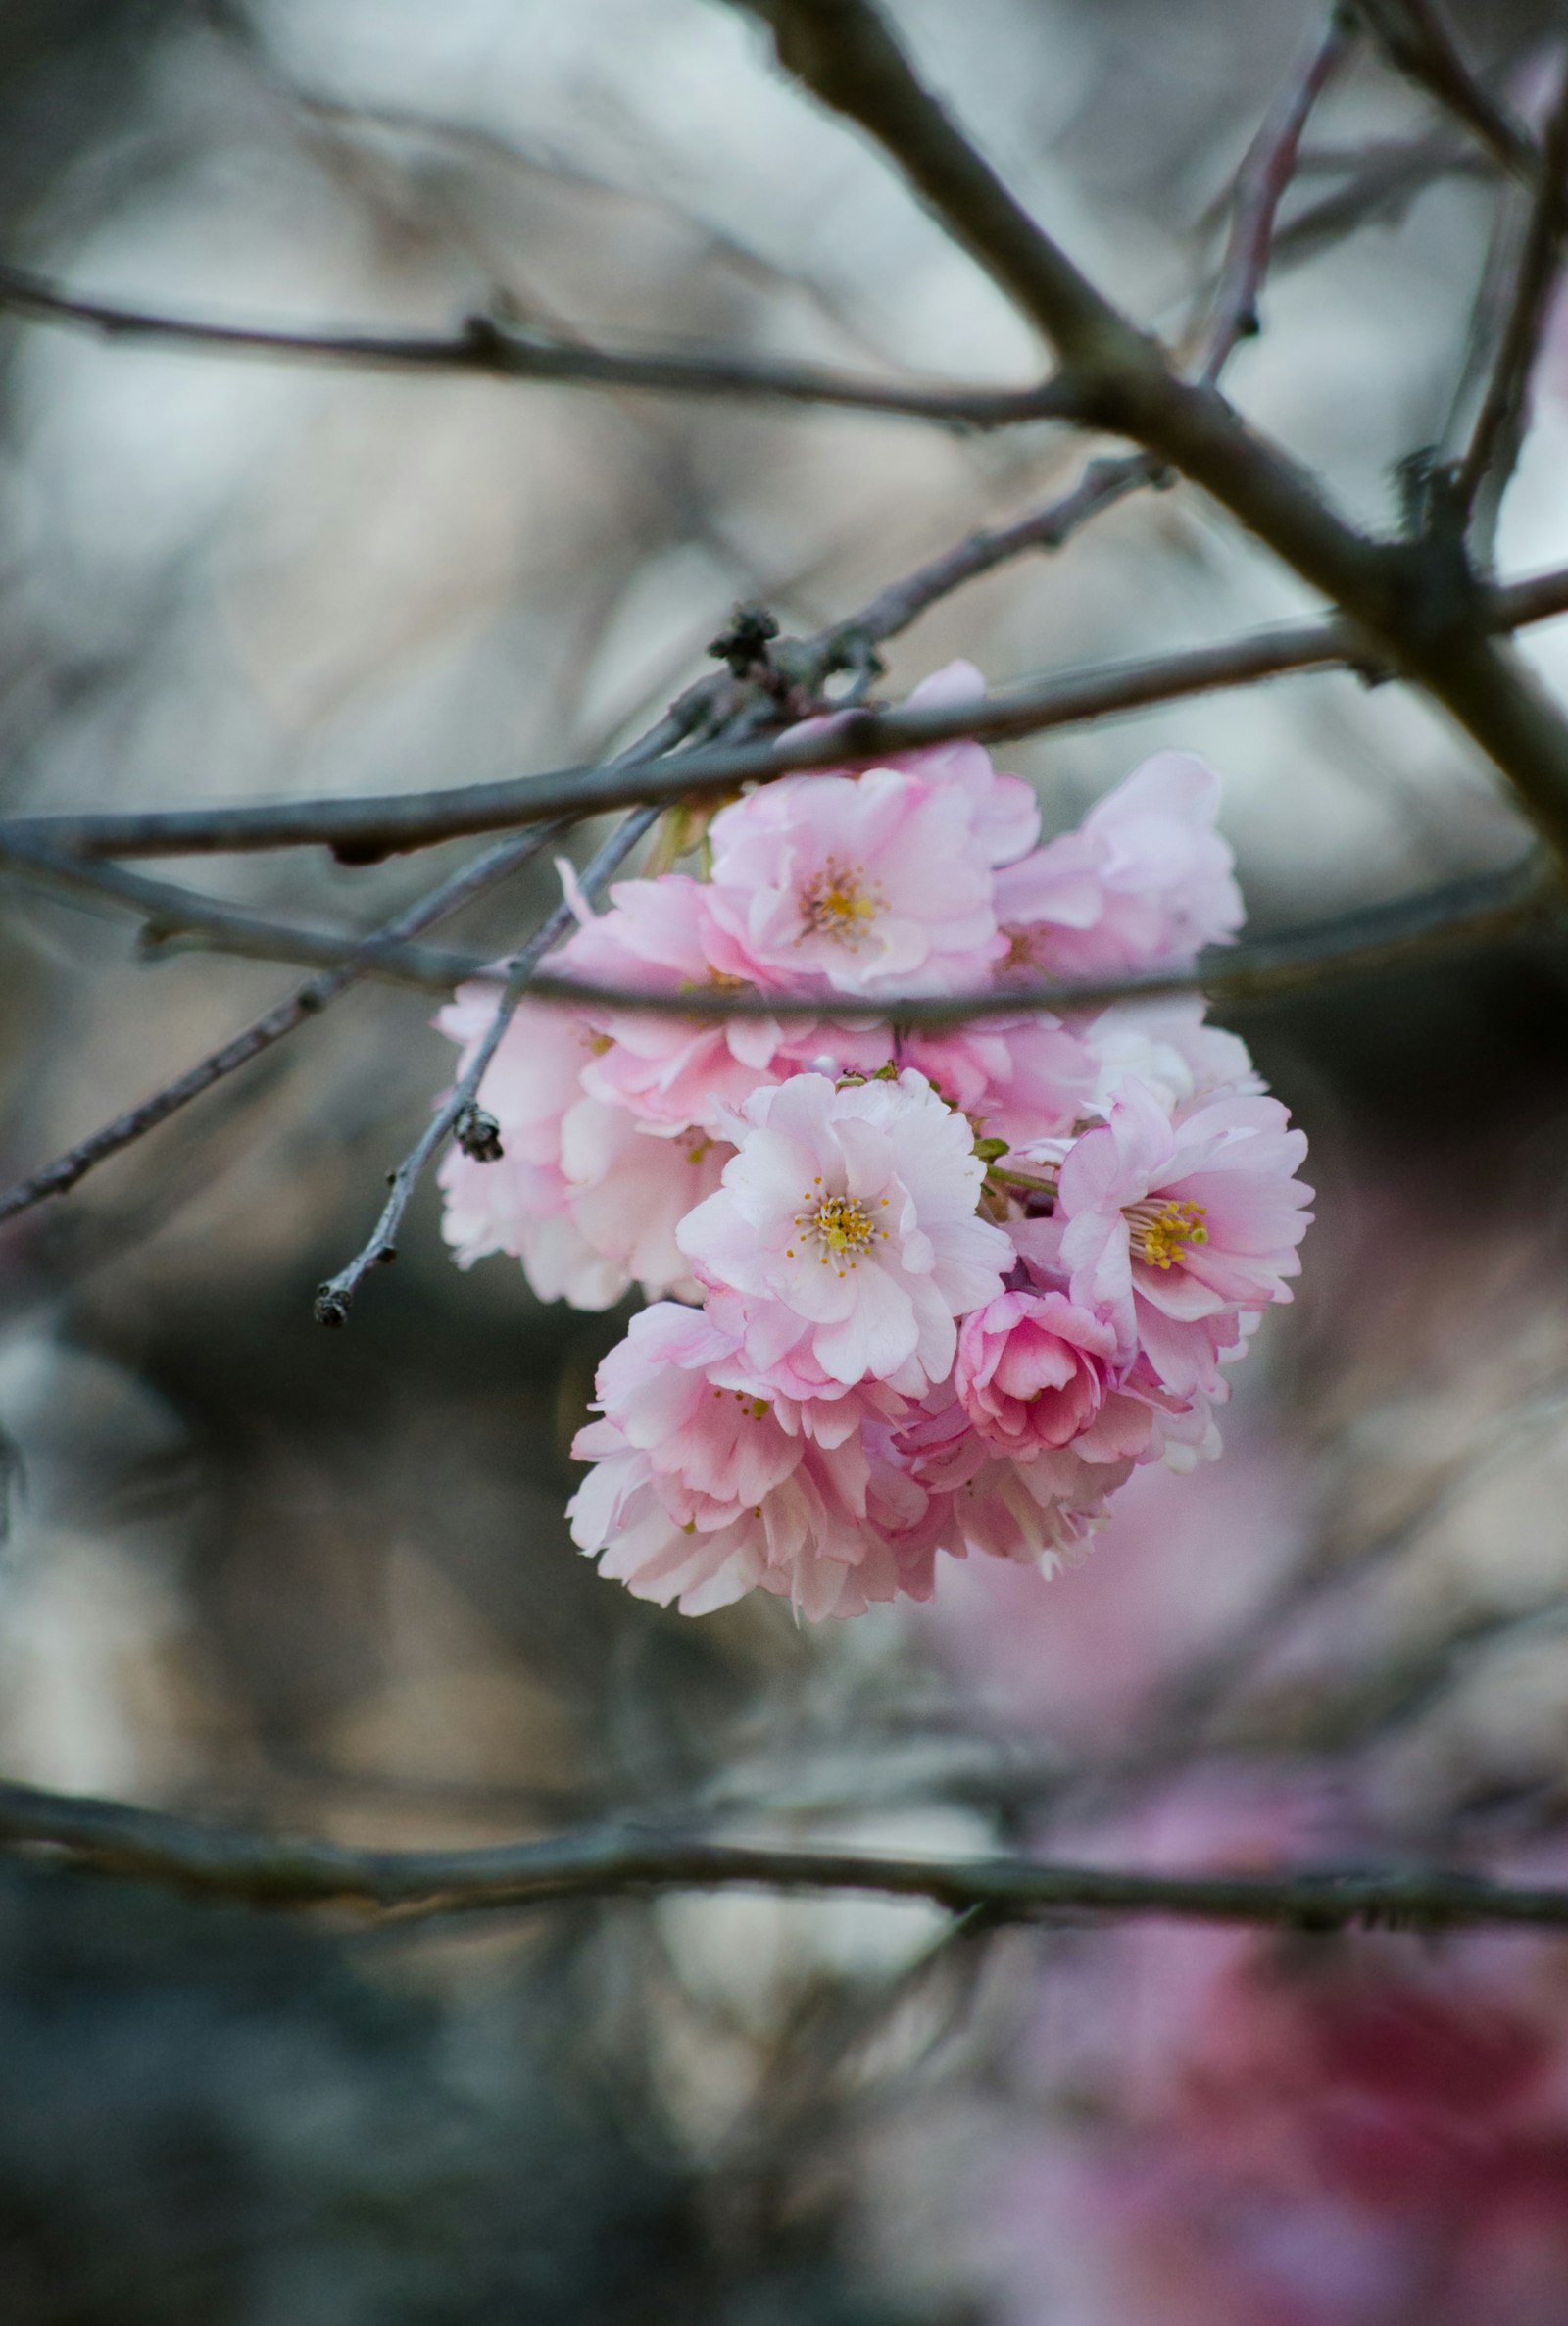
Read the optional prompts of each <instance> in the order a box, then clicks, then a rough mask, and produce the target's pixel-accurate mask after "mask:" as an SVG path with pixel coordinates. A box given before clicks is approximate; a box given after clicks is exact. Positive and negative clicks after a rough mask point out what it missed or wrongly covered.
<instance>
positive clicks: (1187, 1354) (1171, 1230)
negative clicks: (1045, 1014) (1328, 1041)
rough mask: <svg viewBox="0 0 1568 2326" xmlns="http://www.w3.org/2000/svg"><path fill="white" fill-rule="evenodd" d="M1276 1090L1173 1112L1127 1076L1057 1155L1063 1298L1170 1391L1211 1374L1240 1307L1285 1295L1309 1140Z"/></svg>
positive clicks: (1294, 1264) (1293, 1268)
mask: <svg viewBox="0 0 1568 2326" xmlns="http://www.w3.org/2000/svg"><path fill="white" fill-rule="evenodd" d="M1289 1121H1290V1117H1289V1115H1288V1114H1287V1113H1286V1111H1285V1109H1284V1108H1283V1107H1282V1106H1281V1105H1280V1104H1279V1102H1278V1100H1276V1099H1268V1098H1259V1097H1255V1096H1253V1095H1250V1094H1242V1095H1239V1096H1231V1095H1218V1096H1214V1097H1209V1098H1203V1099H1200V1100H1198V1101H1197V1102H1195V1103H1194V1104H1193V1105H1192V1106H1191V1107H1189V1108H1187V1109H1184V1110H1182V1111H1181V1112H1180V1113H1179V1114H1177V1115H1176V1117H1175V1119H1174V1120H1173V1119H1172V1117H1171V1116H1170V1115H1169V1114H1167V1113H1166V1111H1165V1109H1164V1108H1163V1107H1162V1106H1161V1105H1160V1103H1159V1101H1158V1099H1157V1098H1156V1097H1155V1095H1154V1094H1153V1092H1152V1091H1151V1090H1150V1089H1149V1088H1148V1087H1147V1086H1146V1085H1145V1084H1143V1083H1141V1082H1138V1081H1136V1080H1132V1079H1129V1080H1127V1081H1126V1082H1124V1083H1123V1084H1122V1086H1121V1090H1120V1093H1119V1095H1118V1096H1117V1097H1116V1099H1115V1100H1114V1101H1113V1102H1112V1104H1111V1108H1110V1114H1109V1117H1108V1119H1107V1121H1106V1122H1105V1123H1104V1124H1103V1126H1098V1127H1096V1128H1095V1129H1093V1130H1089V1131H1086V1132H1085V1133H1084V1134H1083V1136H1082V1137H1081V1138H1079V1139H1078V1140H1077V1141H1075V1143H1074V1144H1073V1146H1072V1147H1071V1149H1070V1150H1069V1152H1068V1154H1067V1157H1066V1160H1065V1161H1064V1163H1062V1166H1061V1176H1060V1184H1059V1196H1058V1212H1059V1215H1060V1218H1061V1221H1062V1234H1061V1241H1060V1259H1061V1264H1062V1266H1063V1267H1064V1268H1065V1269H1066V1271H1067V1273H1068V1278H1069V1283H1070V1289H1071V1293H1072V1298H1073V1299H1074V1300H1075V1301H1077V1302H1079V1303H1081V1304H1082V1306H1084V1307H1085V1308H1089V1309H1093V1310H1095V1311H1097V1312H1098V1313H1101V1314H1103V1315H1105V1316H1107V1317H1109V1318H1110V1320H1111V1321H1112V1322H1113V1323H1114V1324H1115V1326H1116V1329H1117V1333H1118V1336H1119V1339H1120V1343H1121V1346H1122V1349H1123V1351H1124V1352H1125V1353H1126V1354H1127V1355H1128V1356H1131V1354H1132V1352H1133V1351H1134V1349H1135V1348H1138V1347H1141V1348H1142V1349H1143V1351H1144V1352H1145V1354H1146V1355H1147V1357H1148V1358H1149V1360H1150V1361H1151V1363H1152V1366H1153V1369H1154V1372H1155V1373H1156V1375H1157V1376H1158V1378H1159V1379H1160V1380H1161V1381H1162V1382H1163V1383H1164V1384H1165V1386H1166V1387H1167V1388H1168V1389H1171V1390H1173V1391H1175V1392H1177V1393H1178V1394H1185V1393H1188V1392H1191V1391H1193V1390H1197V1389H1203V1390H1206V1391H1210V1392H1211V1391H1212V1390H1213V1389H1214V1388H1216V1387H1217V1375H1216V1365H1217V1361H1218V1360H1219V1358H1220V1356H1221V1355H1222V1354H1224V1353H1225V1352H1226V1351H1227V1350H1229V1349H1230V1348H1232V1347H1233V1346H1234V1345H1235V1343H1236V1341H1237V1339H1238V1335H1239V1329H1240V1328H1239V1323H1238V1317H1239V1314H1240V1313H1241V1312H1242V1311H1256V1310H1260V1309H1263V1308H1266V1307H1267V1306H1268V1305H1269V1304H1270V1303H1271V1302H1275V1301H1288V1300H1289V1299H1290V1297H1291V1295H1290V1288H1289V1286H1288V1284H1287V1282H1286V1278H1287V1277H1290V1276H1295V1275H1298V1274H1299V1271H1300V1262H1299V1258H1298V1255H1297V1250H1296V1247H1297V1245H1298V1244H1299V1242H1300V1240H1301V1237H1302V1236H1303V1235H1304V1233H1305V1232H1306V1227H1307V1222H1308V1218H1309V1214H1308V1213H1307V1212H1306V1211H1305V1209H1304V1207H1305V1205H1306V1204H1307V1203H1308V1202H1309V1201H1310V1199H1311V1192H1312V1191H1311V1189H1310V1188H1308V1187H1304V1186H1303V1185H1302V1184H1301V1182H1300V1181H1299V1179H1297V1178H1295V1177H1294V1176H1293V1174H1294V1172H1295V1171H1296V1169H1297V1167H1298V1165H1299V1163H1301V1161H1302V1159H1303V1158H1304V1156H1305V1153H1306V1141H1305V1140H1304V1138H1303V1137H1302V1136H1301V1134H1300V1132H1299V1131H1293V1130H1291V1129H1289V1128H1288V1127H1287V1126H1288V1124H1289Z"/></svg>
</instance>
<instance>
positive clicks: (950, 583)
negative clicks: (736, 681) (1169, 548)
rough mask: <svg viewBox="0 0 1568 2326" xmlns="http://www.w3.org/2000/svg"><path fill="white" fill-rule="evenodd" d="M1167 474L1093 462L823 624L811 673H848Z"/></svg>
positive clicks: (1154, 466)
mask: <svg viewBox="0 0 1568 2326" xmlns="http://www.w3.org/2000/svg"><path fill="white" fill-rule="evenodd" d="M1166 474H1167V471H1166V470H1164V468H1163V467H1162V465H1161V463H1160V462H1158V461H1156V460H1152V459H1151V457H1150V456H1149V454H1148V453H1124V454H1120V455H1118V456H1114V457H1112V456H1109V455H1103V456H1101V457H1100V458H1099V459H1097V460H1093V461H1091V462H1090V463H1089V465H1088V466H1087V468H1086V469H1085V470H1084V472H1083V474H1082V476H1081V477H1080V478H1079V479H1078V482H1077V483H1076V484H1075V485H1073V486H1071V487H1070V489H1069V490H1068V491H1067V492H1065V493H1063V494H1061V495H1060V496H1059V497H1058V498H1057V499H1055V500H1054V501H1050V502H1048V503H1047V504H1046V505H1045V506H1044V507H1043V508H1040V509H1033V510H1030V511H1029V512H1028V513H1027V515H1025V516H1023V517H1020V518H1015V519H1014V520H1013V521H1012V523H1011V524H1005V525H996V526H993V527H991V528H989V529H988V530H986V531H983V532H977V533H971V534H969V535H968V537H967V538H966V539H965V540H963V541H960V542H958V543H956V545H955V547H954V548H952V549H947V550H944V551H943V552H942V554H941V555H940V556H939V557H935V558H933V559H931V561H930V563H929V564H927V565H924V566H921V567H920V568H918V569H917V570H916V571H915V572H913V573H909V574H907V575H906V576H905V577H904V578H903V579H902V580H900V581H894V582H890V583H889V584H888V586H887V588H886V589H884V590H880V591H879V592H878V593H877V595H876V596H875V597H874V598H873V599H872V600H871V601H870V603H869V604H868V605H866V606H863V607H862V608H861V609H860V611H859V613H858V614H853V615H849V616H847V617H846V618H845V619H844V620H842V621H838V622H831V623H829V624H828V626H827V628H826V629H824V630H822V631H820V632H819V633H818V635H817V636H816V637H815V638H814V639H812V640H811V641H810V644H809V648H808V657H809V667H810V668H812V670H813V671H814V673H815V674H816V675H818V677H820V678H825V677H828V676H830V675H831V674H832V672H833V671H835V670H843V669H850V668H855V667H857V665H858V663H860V662H862V661H863V659H864V658H865V656H866V655H867V654H868V653H869V652H870V650H871V649H872V648H873V647H875V646H877V645H879V644H881V643H882V642H883V641H885V640H886V639H889V638H896V637H898V636H899V634H900V633H901V631H904V630H907V628H908V627H909V625H910V624H911V623H912V622H914V621H916V620H918V619H919V617H920V616H921V615H922V614H924V613H925V612H926V611H927V609H928V608H930V607H932V606H934V605H936V604H937V602H938V600H939V599H942V598H945V597H947V596H948V595H949V593H950V592H951V591H953V590H956V589H957V588H958V587H959V586H960V585H961V584H962V583H963V582H965V581H973V580H975V579H976V578H977V577H978V576H979V575H980V574H982V573H990V572H992V571H994V570H995V569H996V568H997V567H998V566H1004V565H1006V564H1007V563H1008V562H1009V560H1011V559H1013V558H1015V557H1019V556H1022V555H1024V554H1025V553H1026V552H1027V551H1029V550H1031V549H1042V550H1052V549H1060V548H1062V547H1063V545H1064V544H1065V543H1066V542H1067V541H1068V540H1070V539H1071V537H1072V535H1073V534H1074V533H1076V532H1077V531H1078V530H1079V528H1080V527H1081V526H1082V525H1084V524H1087V522H1088V521H1089V520H1090V519H1091V518H1093V517H1098V516H1099V515H1100V513H1101V511H1102V510H1104V509H1109V508H1111V507H1113V506H1114V504H1115V503H1116V502H1117V501H1121V500H1125V499H1126V497H1127V496H1128V494H1129V493H1133V492H1136V491H1138V489H1139V488H1140V487H1141V486H1143V485H1147V484H1156V483H1158V482H1159V481H1160V480H1161V479H1162V478H1163V477H1164V476H1165V475H1166Z"/></svg>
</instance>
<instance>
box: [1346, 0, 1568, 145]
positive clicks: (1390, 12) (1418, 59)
mask: <svg viewBox="0 0 1568 2326" xmlns="http://www.w3.org/2000/svg"><path fill="white" fill-rule="evenodd" d="M1355 6H1356V8H1357V10H1358V13H1359V14H1360V15H1361V16H1362V18H1364V20H1365V22H1366V24H1367V25H1368V26H1369V27H1370V29H1371V31H1372V32H1373V34H1374V35H1375V36H1376V38H1377V40H1378V41H1379V42H1380V44H1381V45H1382V47H1383V48H1384V49H1385V50H1386V51H1387V53H1388V56H1389V58H1390V61H1391V62H1392V63H1393V64H1395V65H1397V67H1398V69H1399V71H1400V72H1401V73H1402V74H1405V75H1406V77H1407V78H1408V79H1410V80H1413V81H1414V82H1415V83H1416V85H1417V87H1419V88H1422V89H1425V91H1426V93H1427V95H1428V96H1429V97H1434V98H1436V100H1437V102H1438V103H1439V104H1440V105H1441V106H1442V107H1443V109H1444V111H1445V112H1446V113H1450V114H1452V116H1453V118H1454V119H1455V121H1459V122H1462V123H1463V124H1464V125H1465V127H1466V128H1467V129H1468V130H1469V131H1470V132H1471V134H1472V135H1473V136H1475V137H1478V138H1479V139H1480V140H1481V143H1482V144H1483V145H1484V146H1485V147H1486V148H1487V150H1488V151H1489V152H1490V153H1492V154H1493V155H1495V158H1496V159H1497V161H1499V162H1500V163H1501V164H1502V167H1503V168H1504V169H1505V170H1506V171H1508V172H1509V173H1510V174H1511V175H1513V176H1514V177H1517V178H1520V179H1521V180H1522V181H1523V182H1524V183H1525V184H1526V185H1530V184H1533V183H1534V181H1535V177H1536V173H1537V170H1538V168H1539V166H1540V157H1539V156H1538V154H1537V152H1536V147H1535V143H1534V140H1533V139H1532V138H1531V135H1530V132H1529V130H1528V129H1526V128H1525V126H1524V124H1523V123H1522V122H1520V121H1519V120H1518V119H1517V117H1516V116H1515V115H1514V114H1512V113H1510V112H1509V111H1508V109H1507V107H1506V106H1505V105H1502V104H1501V103H1499V101H1498V100H1497V99H1496V98H1495V97H1494V96H1493V94H1492V92H1491V91H1490V90H1489V89H1488V88H1486V87H1485V86H1484V84H1483V83H1482V82H1481V81H1479V80H1478V79H1477V78H1476V76H1475V74H1473V73H1472V72H1471V70H1470V68H1469V66H1468V65H1467V64H1466V63H1465V61H1464V58H1463V56H1462V55H1461V54H1460V51H1459V48H1458V46H1457V44H1456V42H1455V41H1454V38H1453V35H1452V33H1451V32H1450V31H1449V30H1448V27H1447V25H1446V24H1445V23H1444V21H1443V18H1442V16H1441V14H1440V13H1439V10H1438V8H1437V6H1436V4H1435V0H1355Z"/></svg>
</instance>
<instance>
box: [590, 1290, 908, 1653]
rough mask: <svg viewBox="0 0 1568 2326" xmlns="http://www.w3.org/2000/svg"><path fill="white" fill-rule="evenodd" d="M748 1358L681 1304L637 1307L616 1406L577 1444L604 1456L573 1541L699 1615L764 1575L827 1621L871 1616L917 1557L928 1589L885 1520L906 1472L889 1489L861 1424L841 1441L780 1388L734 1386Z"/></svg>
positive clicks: (623, 1575) (606, 1389)
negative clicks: (818, 1428) (786, 1418)
mask: <svg viewBox="0 0 1568 2326" xmlns="http://www.w3.org/2000/svg"><path fill="white" fill-rule="evenodd" d="M735 1357H736V1347H735V1343H734V1341H733V1339H732V1338H731V1337H730V1336H729V1335H728V1334H726V1333H724V1332H722V1331H720V1330H719V1329H718V1328H717V1327H716V1326H714V1325H713V1324H712V1323H711V1320H710V1319H709V1318H707V1317H705V1316H704V1315H702V1314H701V1313H700V1312H698V1311H693V1310H689V1309H682V1308H678V1307H676V1306H674V1305H673V1304H671V1303H668V1302H665V1303H662V1304H661V1305H660V1306H658V1307H656V1308H652V1309H648V1310H645V1311H643V1312H642V1314H641V1315H639V1316H637V1317H634V1318H633V1320H632V1325H631V1329H630V1331H629V1333H628V1334H627V1337H626V1339H625V1340H624V1341H622V1342H621V1343H620V1345H619V1346H618V1348H616V1349H614V1350H613V1351H612V1352H611V1354H610V1356H609V1357H608V1358H607V1359H606V1360H605V1361H604V1363H603V1364H602V1365H601V1367H600V1370H599V1378H598V1383H597V1388H598V1404H599V1409H600V1411H601V1413H602V1414H603V1416H604V1418H603V1419H602V1420H600V1421H597V1422H591V1423H589V1425H588V1426H587V1427H586V1428H585V1429H582V1430H580V1431H579V1432H578V1434H577V1438H576V1441H575V1443H574V1445H573V1448H572V1451H573V1453H574V1454H575V1455H576V1457H577V1459H578V1460H586V1461H592V1462H593V1464H594V1466H593V1468H592V1469H591V1470H590V1472H589V1474H588V1477H587V1478H586V1479H585V1480H584V1482H583V1484H582V1485H581V1486H580V1487H579V1488H578V1490H577V1492H576V1494H575V1495H574V1496H573V1497H572V1500H571V1503H570V1505H569V1506H568V1515H569V1517H570V1519H571V1526H572V1537H573V1540H574V1541H575V1542H576V1543H577V1544H578V1545H579V1547H580V1548H581V1549H583V1550H584V1551H587V1552H589V1553H591V1554H594V1555H596V1556H598V1558H599V1560H600V1567H601V1571H602V1572H603V1573H605V1574H607V1575H612V1576H614V1577H615V1578H617V1579H618V1580H619V1581H621V1582H624V1583H625V1584H626V1585H627V1587H628V1588H629V1589H630V1590H631V1591H632V1592H633V1593H634V1594H635V1595H636V1596H637V1597H638V1598H641V1599H652V1600H656V1601H658V1602H659V1604H660V1605H661V1606H668V1605H669V1603H670V1602H671V1601H672V1600H675V1601H678V1602H679V1604H680V1607H681V1610H682V1612H683V1613H686V1614H703V1613H707V1612H708V1611H710V1610H711V1609H712V1608H719V1607H724V1606H727V1605H728V1603H729V1602H730V1601H731V1600H734V1599H738V1598H740V1597H741V1596H742V1594H743V1593H745V1592H747V1591H750V1590H753V1589H756V1588H759V1587H760V1588H761V1589H762V1590H765V1591H770V1592H774V1593H777V1594H779V1595H781V1596H783V1597H786V1598H788V1599H791V1600H792V1601H794V1603H795V1604H796V1606H797V1607H798V1608H800V1609H801V1611H802V1613H803V1614H806V1615H808V1616H809V1617H810V1618H811V1619H812V1620H816V1619H819V1618H821V1617H823V1616H826V1615H854V1614H862V1613H863V1612H864V1611H865V1608H867V1607H868V1606H869V1605H870V1604H871V1602H872V1601H875V1600H889V1599H892V1598H894V1597H896V1596H897V1595H898V1593H899V1592H900V1591H901V1589H904V1588H906V1587H907V1586H906V1583H905V1570H906V1568H907V1572H908V1578H909V1586H912V1588H913V1591H914V1594H915V1596H924V1591H923V1589H922V1584H923V1582H924V1571H923V1569H922V1564H921V1561H920V1559H919V1558H918V1556H916V1557H914V1558H913V1559H907V1560H905V1561H901V1559H900V1557H899V1555H898V1553H897V1551H896V1550H895V1549H894V1547H893V1546H892V1545H891V1544H890V1543H888V1542H887V1541H886V1540H885V1539H884V1538H883V1537H882V1535H881V1534H880V1533H879V1531H878V1529H877V1526H876V1524H875V1520H876V1517H877V1515H878V1513H879V1511H881V1510H887V1511H891V1512H892V1513H894V1514H895V1515H897V1514H900V1513H899V1504H898V1483H899V1482H897V1481H895V1482H894V1486H893V1491H892V1493H891V1495H890V1493H889V1489H888V1487H887V1486H886V1485H884V1486H883V1487H882V1488H881V1491H880V1492H878V1490H877V1489H876V1488H874V1487H873V1483H872V1477H871V1468H870V1464H869V1462H868V1460H867V1458H866V1455H865V1453H864V1451H863V1450H862V1448H861V1446H860V1444H859V1442H858V1433H855V1434H852V1435H850V1436H847V1437H845V1438H843V1439H842V1440H841V1441H840V1442H839V1443H838V1444H837V1445H836V1446H834V1447H832V1448H828V1447H824V1446H823V1445H821V1444H819V1443H818V1442H817V1441H816V1440H815V1439H813V1438H812V1437H810V1436H809V1435H807V1434H806V1433H805V1432H804V1431H802V1430H800V1429H799V1428H797V1429H796V1430H795V1431H793V1432H791V1431H789V1430H787V1429H785V1428H784V1427H783V1426H782V1425H781V1422H780V1419H779V1416H778V1414H777V1413H776V1411H775V1410H774V1409H773V1407H772V1406H771V1405H770V1404H769V1403H768V1401H767V1400H766V1399H765V1398H763V1397H760V1396H756V1395H754V1394H753V1393H752V1392H751V1391H750V1389H736V1388H733V1387H731V1386H729V1385H728V1383H729V1380H730V1378H731V1377H732V1373H733V1361H734V1359H735ZM905 1491H906V1495H907V1492H908V1490H907V1489H906V1490H905ZM916 1499H917V1501H922V1502H923V1498H919V1497H918V1496H917V1494H916ZM906 1509H907V1505H906ZM927 1566H928V1562H927Z"/></svg>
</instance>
